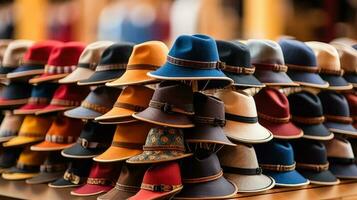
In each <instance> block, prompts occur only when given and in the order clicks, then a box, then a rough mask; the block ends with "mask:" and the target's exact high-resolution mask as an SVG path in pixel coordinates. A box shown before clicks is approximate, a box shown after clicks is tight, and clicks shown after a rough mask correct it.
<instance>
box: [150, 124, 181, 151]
mask: <svg viewBox="0 0 357 200" xmlns="http://www.w3.org/2000/svg"><path fill="white" fill-rule="evenodd" d="M155 146H161V147H162V148H164V146H167V147H170V146H175V147H181V148H182V149H185V144H184V138H183V131H182V130H181V129H175V128H152V129H150V131H149V134H148V136H147V138H146V142H145V146H144V147H155Z"/></svg>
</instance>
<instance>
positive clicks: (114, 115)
mask: <svg viewBox="0 0 357 200" xmlns="http://www.w3.org/2000/svg"><path fill="white" fill-rule="evenodd" d="M134 113H135V112H134V111H132V110H129V109H125V108H117V107H113V108H112V109H111V110H110V111H108V112H107V113H105V114H104V115H101V116H99V117H96V118H95V120H96V121H99V122H101V121H107V120H118V121H120V120H121V119H127V118H132V117H131V115H132V114H134Z"/></svg>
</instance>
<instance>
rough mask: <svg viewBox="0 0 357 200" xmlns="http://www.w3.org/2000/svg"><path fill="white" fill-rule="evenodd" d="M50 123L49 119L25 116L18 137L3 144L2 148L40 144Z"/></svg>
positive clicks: (50, 119)
mask: <svg viewBox="0 0 357 200" xmlns="http://www.w3.org/2000/svg"><path fill="white" fill-rule="evenodd" d="M51 123H52V118H51V117H38V116H34V115H26V116H25V119H24V121H23V122H22V124H21V128H20V130H19V134H18V136H16V137H14V138H11V139H10V140H9V141H7V142H5V143H3V144H2V145H3V146H4V147H11V146H20V145H26V144H32V143H35V142H40V141H42V140H43V139H45V135H46V132H47V130H48V129H49V128H50V126H51Z"/></svg>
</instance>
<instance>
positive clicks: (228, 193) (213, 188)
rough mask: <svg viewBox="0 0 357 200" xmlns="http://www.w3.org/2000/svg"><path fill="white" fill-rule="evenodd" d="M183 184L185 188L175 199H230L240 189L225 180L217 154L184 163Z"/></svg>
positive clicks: (193, 158)
mask: <svg viewBox="0 0 357 200" xmlns="http://www.w3.org/2000/svg"><path fill="white" fill-rule="evenodd" d="M182 166H185V167H183V168H182V169H181V170H182V182H183V183H184V188H183V189H182V190H181V192H180V193H179V194H177V195H176V196H175V198H174V199H229V198H233V197H234V196H235V195H236V193H237V191H238V188H237V186H236V185H235V184H234V183H233V182H231V181H229V180H227V179H226V178H224V176H223V171H222V168H221V165H220V163H219V160H218V157H217V155H216V154H215V153H212V154H210V155H209V156H208V157H204V158H200V157H196V156H193V157H190V158H187V159H185V160H184V161H183V163H182Z"/></svg>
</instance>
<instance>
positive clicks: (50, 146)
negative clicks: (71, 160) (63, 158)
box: [30, 141, 75, 151]
mask: <svg viewBox="0 0 357 200" xmlns="http://www.w3.org/2000/svg"><path fill="white" fill-rule="evenodd" d="M73 144H75V143H72V144H60V143H53V142H49V141H43V142H41V143H39V144H35V145H32V146H31V147H30V148H31V150H32V151H59V150H63V149H65V148H68V147H70V146H72V145H73Z"/></svg>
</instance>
